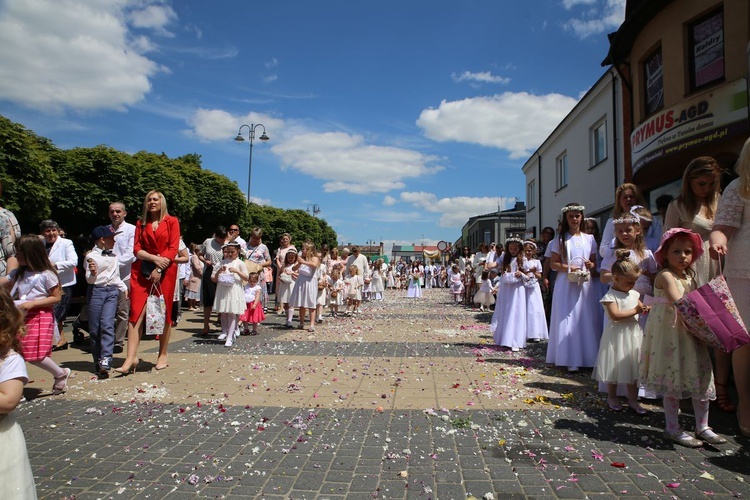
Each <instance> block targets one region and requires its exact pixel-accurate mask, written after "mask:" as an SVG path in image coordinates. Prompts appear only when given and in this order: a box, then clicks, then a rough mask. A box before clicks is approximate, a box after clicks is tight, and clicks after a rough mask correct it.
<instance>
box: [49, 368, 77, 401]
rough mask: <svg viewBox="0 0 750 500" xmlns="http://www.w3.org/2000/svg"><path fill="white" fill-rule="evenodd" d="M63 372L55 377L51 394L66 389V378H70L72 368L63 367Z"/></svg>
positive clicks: (59, 392) (60, 392)
mask: <svg viewBox="0 0 750 500" xmlns="http://www.w3.org/2000/svg"><path fill="white" fill-rule="evenodd" d="M63 372H64V374H63V375H60V376H59V377H55V385H53V386H52V394H54V395H57V394H62V393H63V392H65V391H67V390H68V379H69V378H70V374H71V373H73V370H71V369H70V368H63Z"/></svg>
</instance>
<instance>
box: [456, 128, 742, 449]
mask: <svg viewBox="0 0 750 500" xmlns="http://www.w3.org/2000/svg"><path fill="white" fill-rule="evenodd" d="M736 172H737V174H738V176H739V177H738V178H737V179H735V180H733V181H732V182H731V183H730V184H729V185H728V186H727V187H726V188H725V189H724V192H723V193H722V192H721V179H722V174H723V171H722V169H721V168H720V166H719V164H718V163H717V162H716V161H715V160H714V159H713V158H711V157H705V156H704V157H699V158H696V159H694V160H693V161H691V162H690V163H689V165H687V167H686V169H685V172H684V175H683V179H682V186H681V192H680V194H679V195H678V196H677V197H676V198H675V199H671V197H664V196H663V197H660V199H658V200H656V201H657V207H658V208H659V209H660V211H659V212H660V213H659V214H656V215H652V214H651V212H650V211H649V210H648V209H647V208H646V202H645V200H644V198H643V196H642V195H641V193H640V190H639V188H638V187H637V186H636V185H635V184H631V183H626V184H623V185H621V186H620V187H618V188H617V190H616V192H615V203H614V209H613V213H612V217H611V218H610V219H609V220H608V221H607V223H606V225H605V228H604V231H603V232H602V233H601V234H600V231H599V228H598V224H597V221H596V220H595V219H592V218H587V217H586V208H585V207H584V206H583V205H581V204H579V203H569V204H567V205H565V206H564V207H562V209H561V217H560V222H559V226H558V228H557V231H555V230H554V229H553V228H544V230H543V231H542V239H541V240H540V241H538V242H537V241H535V240H534V239H526V240H522V239H520V238H515V237H514V238H510V239H508V240H507V241H506V242H505V244H504V246H503V245H500V244H497V245H495V244H491V245H489V247H485V246H482V247H480V248H479V249H478V251H477V252H476V253H474V254H472V253H471V251H470V249H469V248H468V247H465V248H463V253H462V254H461V256H460V257H458V258H457V259H456V260H455V261H454V264H453V266H452V270H453V274H452V275H451V274H449V281H451V282H452V284H451V285H450V288H451V293H452V294H453V295H454V301H456V302H474V303H476V304H479V307H480V310H482V309H485V308H490V307H492V306H493V301H494V302H495V303H494V311H493V315H492V319H491V322H490V329H491V331H492V333H493V338H494V341H495V343H496V344H497V345H499V346H503V347H505V348H508V349H510V350H512V351H517V350H519V349H523V348H524V347H526V344H527V342H537V341H540V340H544V339H548V345H547V351H546V361H547V363H549V364H550V365H555V366H560V367H564V368H566V369H567V371H568V372H571V373H575V372H579V371H580V370H582V369H591V370H592V376H593V377H594V378H595V379H596V380H597V381H598V382H599V383H600V388H601V390H602V391H603V392H606V394H607V396H606V403H607V405H608V406H609V408H610V409H611V410H612V411H622V410H623V409H625V406H623V404H622V402H621V400H620V397H621V396H625V397H627V408H629V409H630V410H632V411H633V412H635V413H637V414H639V415H644V414H646V413H647V411H646V410H645V409H644V408H643V407H642V406H641V405H640V403H639V396H640V397H644V396H645V397H648V398H661V399H662V400H663V406H664V414H665V420H666V429H665V433H666V435H667V436H668V437H669V438H670V439H672V440H673V441H675V442H676V443H678V444H681V445H683V446H688V447H698V446H702V445H703V444H704V443H710V444H723V443H725V442H726V440H725V438H723V437H721V436H719V435H718V434H716V433H715V432H713V430H712V429H711V428H710V427H708V413H709V403H710V401H715V403H716V406H717V407H718V408H719V409H720V410H722V411H725V412H735V411H736V412H737V418H738V423H739V429H740V432H741V434H743V435H744V436H747V437H750V368H748V367H749V366H750V363H749V361H750V359H749V358H750V344H746V345H744V346H742V347H740V348H738V349H736V350H734V351H733V352H731V353H726V352H724V351H722V350H720V349H709V347H707V346H706V345H705V344H704V343H702V342H701V341H699V340H698V339H697V338H696V337H695V336H693V335H691V334H690V333H689V332H688V330H687V329H686V327H685V326H684V324H683V323H682V322H681V321H679V320H678V319H677V318H678V316H677V312H676V310H675V307H674V305H673V304H674V303H675V302H676V301H678V300H679V299H681V298H682V297H683V296H685V295H686V294H687V293H689V292H690V291H692V290H695V289H696V288H698V287H700V286H702V285H704V284H706V283H707V282H708V281H709V280H711V279H712V278H713V277H714V276H716V274H717V272H718V268H719V262H720V260H721V261H725V263H724V266H723V274H724V276H725V278H726V280H727V282H728V284H729V288H730V290H731V292H732V294H733V296H734V300H735V303H736V305H737V306H738V309H739V312H740V315H741V317H742V318H743V320H744V322H745V323H746V324H747V325H750V264H748V261H747V259H744V258H743V256H744V255H746V253H747V251H748V250H750V237H748V236H749V235H750V224H748V223H747V220H748V218H747V217H744V215H746V214H747V213H748V212H747V203H748V200H750V140H748V141H747V142H746V143H745V146H744V148H743V150H742V152H741V154H740V157H739V160H738V162H737V165H736ZM545 316H546V317H547V318H549V321H547V320H546V318H545ZM547 325H549V329H547ZM732 373H733V374H734V382H735V385H736V389H737V394H738V399H739V401H738V404H737V405H735V403H734V402H733V401H732V399H731V398H730V392H729V388H730V378H731V374H732ZM684 398H690V399H691V400H692V405H693V410H694V414H695V432H694V433H693V435H690V434H688V433H686V432H685V431H683V429H682V428H680V426H679V424H678V418H677V415H678V410H679V402H680V400H681V399H684Z"/></svg>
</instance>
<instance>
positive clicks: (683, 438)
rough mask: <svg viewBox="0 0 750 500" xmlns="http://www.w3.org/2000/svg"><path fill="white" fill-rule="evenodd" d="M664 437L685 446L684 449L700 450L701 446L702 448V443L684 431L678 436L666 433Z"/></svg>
mask: <svg viewBox="0 0 750 500" xmlns="http://www.w3.org/2000/svg"><path fill="white" fill-rule="evenodd" d="M664 435H665V436H666V438H667V439H669V440H670V441H674V442H675V443H677V444H679V445H682V446H685V447H686V448H700V447H701V446H703V441H701V440H700V439H696V438H694V437H693V436H691V435H690V434H688V433H687V432H684V431H683V432H680V433H679V434H670V433H668V432H665V433H664Z"/></svg>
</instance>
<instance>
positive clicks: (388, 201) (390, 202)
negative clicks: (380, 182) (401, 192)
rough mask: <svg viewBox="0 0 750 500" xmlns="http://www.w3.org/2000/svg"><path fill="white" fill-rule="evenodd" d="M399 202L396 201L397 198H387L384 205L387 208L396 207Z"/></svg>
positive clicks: (384, 199)
mask: <svg viewBox="0 0 750 500" xmlns="http://www.w3.org/2000/svg"><path fill="white" fill-rule="evenodd" d="M397 201H398V200H396V198H394V197H393V196H386V197H385V198H383V205H384V206H386V207H391V206H393V205H395V204H396V202H397Z"/></svg>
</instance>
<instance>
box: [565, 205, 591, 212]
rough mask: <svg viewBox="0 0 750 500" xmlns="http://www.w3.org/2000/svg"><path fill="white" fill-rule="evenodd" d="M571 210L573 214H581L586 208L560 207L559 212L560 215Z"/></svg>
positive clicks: (580, 206)
mask: <svg viewBox="0 0 750 500" xmlns="http://www.w3.org/2000/svg"><path fill="white" fill-rule="evenodd" d="M571 210H572V211H573V212H583V211H584V210H586V207H584V206H583V205H571V206H569V207H562V208H561V209H560V211H561V212H562V213H565V212H570V211H571Z"/></svg>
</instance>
